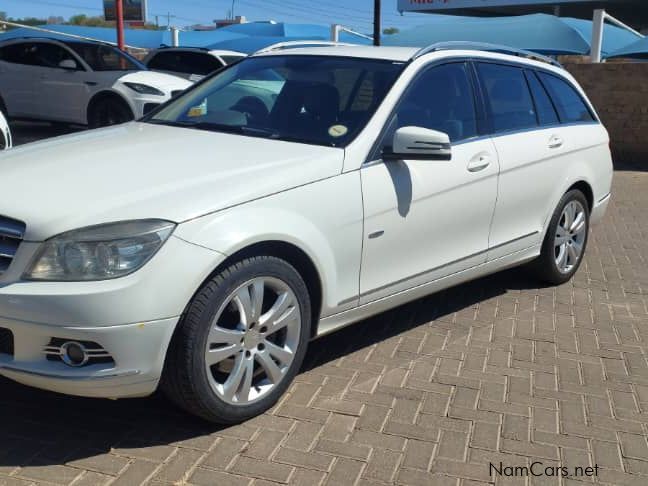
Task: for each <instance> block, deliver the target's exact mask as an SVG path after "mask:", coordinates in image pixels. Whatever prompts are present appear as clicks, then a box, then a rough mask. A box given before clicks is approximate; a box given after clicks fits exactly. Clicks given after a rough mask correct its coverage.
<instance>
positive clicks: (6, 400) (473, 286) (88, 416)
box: [0, 270, 538, 468]
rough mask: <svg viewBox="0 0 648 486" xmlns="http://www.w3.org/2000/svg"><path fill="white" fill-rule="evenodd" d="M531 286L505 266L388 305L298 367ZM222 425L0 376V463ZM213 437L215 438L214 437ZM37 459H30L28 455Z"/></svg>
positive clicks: (159, 440)
mask: <svg viewBox="0 0 648 486" xmlns="http://www.w3.org/2000/svg"><path fill="white" fill-rule="evenodd" d="M533 288H538V282H537V281H535V280H532V279H530V278H529V277H527V276H526V274H525V272H523V271H519V270H512V271H511V270H509V271H506V272H503V273H500V274H495V275H492V276H489V277H485V278H482V279H479V280H477V281H474V282H471V283H468V284H464V285H461V286H458V287H454V288H451V289H448V290H445V291H442V292H439V293H437V294H434V295H431V296H428V297H425V298H423V299H420V300H417V301H415V302H412V303H410V304H406V305H404V306H401V307H399V308H396V309H393V310H390V311H388V312H386V313H383V314H380V315H378V316H375V317H373V318H370V319H367V320H365V321H362V322H360V323H357V324H355V325H352V326H349V327H347V328H345V329H343V330H341V331H338V332H337V333H333V334H331V335H329V336H325V337H323V338H321V339H319V340H316V341H314V342H313V343H312V344H311V347H310V349H309V352H308V354H307V358H306V361H305V364H304V366H303V371H308V370H311V369H313V368H316V367H318V366H320V365H323V364H326V363H328V362H331V361H334V360H336V359H338V358H340V357H343V356H345V355H347V354H349V353H352V352H354V351H358V350H361V349H363V348H365V347H367V346H372V345H373V344H375V343H379V342H380V341H383V340H385V339H388V338H390V337H393V336H396V335H398V334H400V333H403V332H405V331H409V330H412V329H414V328H416V327H418V326H421V325H424V324H427V323H429V322H430V321H433V320H435V319H440V318H443V317H444V316H451V315H452V314H453V313H454V312H458V311H462V310H466V309H469V308H471V307H475V306H476V304H478V303H479V302H481V301H483V300H485V299H489V298H494V297H497V296H499V295H502V294H505V293H507V292H509V291H516V290H522V289H533ZM221 430H223V428H222V427H219V426H216V425H212V424H208V423H206V422H204V421H201V420H199V419H196V418H194V417H192V416H190V415H188V414H185V413H183V412H182V411H180V410H178V409H177V408H175V407H174V406H173V405H172V404H171V403H169V402H168V401H167V400H166V399H165V398H164V397H163V396H162V395H161V394H159V393H157V394H155V395H154V396H152V397H149V398H144V399H137V400H119V401H110V400H98V399H88V398H77V397H68V396H64V395H59V394H55V393H49V392H45V391H40V390H36V389H32V388H28V387H25V386H22V385H19V384H16V383H13V382H11V381H8V380H5V379H2V378H0V444H1V445H0V468H6V467H20V466H25V465H28V464H30V463H32V461H34V460H37V463H38V465H49V464H62V463H66V462H71V461H75V460H83V459H87V458H91V457H94V456H97V455H101V454H105V453H108V452H110V451H111V450H113V449H114V450H116V451H117V453H119V451H127V452H125V454H126V455H133V456H137V451H138V450H141V449H143V448H149V447H155V446H166V445H173V444H178V443H181V442H184V441H192V440H199V439H200V438H201V437H205V436H209V435H211V434H215V433H218V432H219V431H221ZM214 440H215V439H214ZM34 458H37V459H34Z"/></svg>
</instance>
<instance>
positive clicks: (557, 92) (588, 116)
mask: <svg viewBox="0 0 648 486" xmlns="http://www.w3.org/2000/svg"><path fill="white" fill-rule="evenodd" d="M539 76H540V79H541V80H542V82H543V83H544V85H545V86H546V87H547V90H548V91H549V94H550V95H551V98H552V99H553V101H554V104H555V105H556V108H557V109H558V114H559V115H560V121H562V122H563V123H576V122H589V121H594V116H592V113H591V112H590V110H589V109H588V108H587V105H585V102H584V101H583V98H582V97H581V95H580V94H579V93H578V92H577V91H576V90H575V89H574V87H573V86H571V85H570V84H569V83H567V81H564V80H562V79H560V78H558V77H556V76H553V75H551V74H547V73H539Z"/></svg>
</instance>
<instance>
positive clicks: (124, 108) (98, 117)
mask: <svg viewBox="0 0 648 486" xmlns="http://www.w3.org/2000/svg"><path fill="white" fill-rule="evenodd" d="M134 119H135V115H133V111H132V110H131V109H130V107H129V106H128V104H127V103H126V102H125V101H124V100H122V99H120V98H118V97H116V96H111V97H105V98H102V99H100V100H98V101H96V102H94V103H93V104H92V106H91V107H90V110H88V125H89V126H90V128H101V127H108V126H111V125H120V124H122V123H126V122H129V121H132V120H134Z"/></svg>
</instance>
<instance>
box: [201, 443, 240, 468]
mask: <svg viewBox="0 0 648 486" xmlns="http://www.w3.org/2000/svg"><path fill="white" fill-rule="evenodd" d="M246 446H247V442H246V441H244V440H239V439H232V438H230V437H223V438H221V439H220V440H219V441H218V442H217V443H216V446H215V447H214V449H213V450H212V451H211V452H210V453H209V454H207V456H205V458H204V459H203V460H202V462H201V466H204V467H209V468H213V469H223V470H224V469H226V468H227V467H228V466H229V465H230V463H231V462H232V460H233V459H234V458H235V457H236V456H237V455H238V454H239V453H240V452H241V451H242V450H244V448H245V447H246Z"/></svg>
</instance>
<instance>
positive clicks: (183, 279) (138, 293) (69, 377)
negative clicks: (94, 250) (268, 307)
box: [0, 236, 225, 398]
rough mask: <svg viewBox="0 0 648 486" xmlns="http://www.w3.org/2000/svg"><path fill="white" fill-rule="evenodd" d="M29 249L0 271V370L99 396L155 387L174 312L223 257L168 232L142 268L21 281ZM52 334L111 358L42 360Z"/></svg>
mask: <svg viewBox="0 0 648 486" xmlns="http://www.w3.org/2000/svg"><path fill="white" fill-rule="evenodd" d="M37 249H38V244H34V243H29V242H23V243H22V244H21V246H20V248H19V249H18V253H17V254H16V258H15V259H14V261H13V262H12V264H11V266H10V267H9V270H8V272H7V273H5V274H3V275H2V276H0V329H6V330H9V331H11V334H12V335H13V345H12V346H11V348H12V349H7V346H5V347H4V349H2V347H0V375H3V376H5V377H7V378H10V379H12V380H15V381H18V382H20V383H23V384H26V385H30V386H34V387H38V388H43V389H47V390H51V391H55V392H60V393H65V394H70V395H80V396H87V397H104V398H125V397H135V396H144V395H148V394H150V393H152V392H153V391H155V389H156V387H157V385H158V382H159V380H160V376H161V374H162V369H163V367H164V359H165V357H166V352H167V349H168V346H169V343H170V340H171V337H172V335H173V331H174V329H175V327H176V324H177V323H178V320H179V316H180V315H181V314H182V313H183V312H184V309H185V308H186V306H187V304H188V303H189V302H190V301H191V299H192V297H193V294H194V293H195V292H196V291H197V289H198V288H199V287H200V285H201V284H202V282H203V281H204V280H205V279H206V278H207V277H208V276H209V274H210V273H211V272H212V271H213V270H214V269H215V268H216V267H217V266H218V265H219V264H220V263H221V262H222V261H223V260H224V258H225V256H224V255H222V254H220V253H217V252H214V251H212V250H208V249H206V248H203V247H200V246H197V245H193V244H191V243H188V242H186V241H184V240H181V239H180V238H177V237H174V236H172V237H171V238H169V240H168V241H167V242H166V243H165V245H164V246H163V247H162V248H161V249H160V251H159V252H158V253H157V254H156V255H155V256H154V257H153V259H151V261H149V262H148V263H147V264H146V265H145V266H144V267H143V268H142V269H140V270H139V271H138V272H135V273H133V274H132V275H128V276H126V277H123V278H119V279H115V280H106V281H101V282H28V281H23V280H21V278H20V275H21V274H22V272H23V271H24V269H25V268H26V267H27V265H28V263H29V262H30V261H31V259H32V258H33V256H34V254H35V252H36V251H37ZM5 334H6V332H5ZM52 340H59V342H68V341H74V342H90V343H96V344H98V345H99V346H100V347H101V348H102V349H103V350H105V351H106V352H107V353H108V355H109V356H110V358H112V360H107V361H109V362H96V363H89V364H87V365H85V366H83V367H79V368H74V367H70V366H68V365H66V364H65V363H63V362H62V361H60V360H58V361H54V360H52V359H48V356H47V355H46V354H45V352H44V351H45V348H46V347H47V346H48V345H51V342H52ZM50 358H51V356H50ZM0 393H1V391H0Z"/></svg>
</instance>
